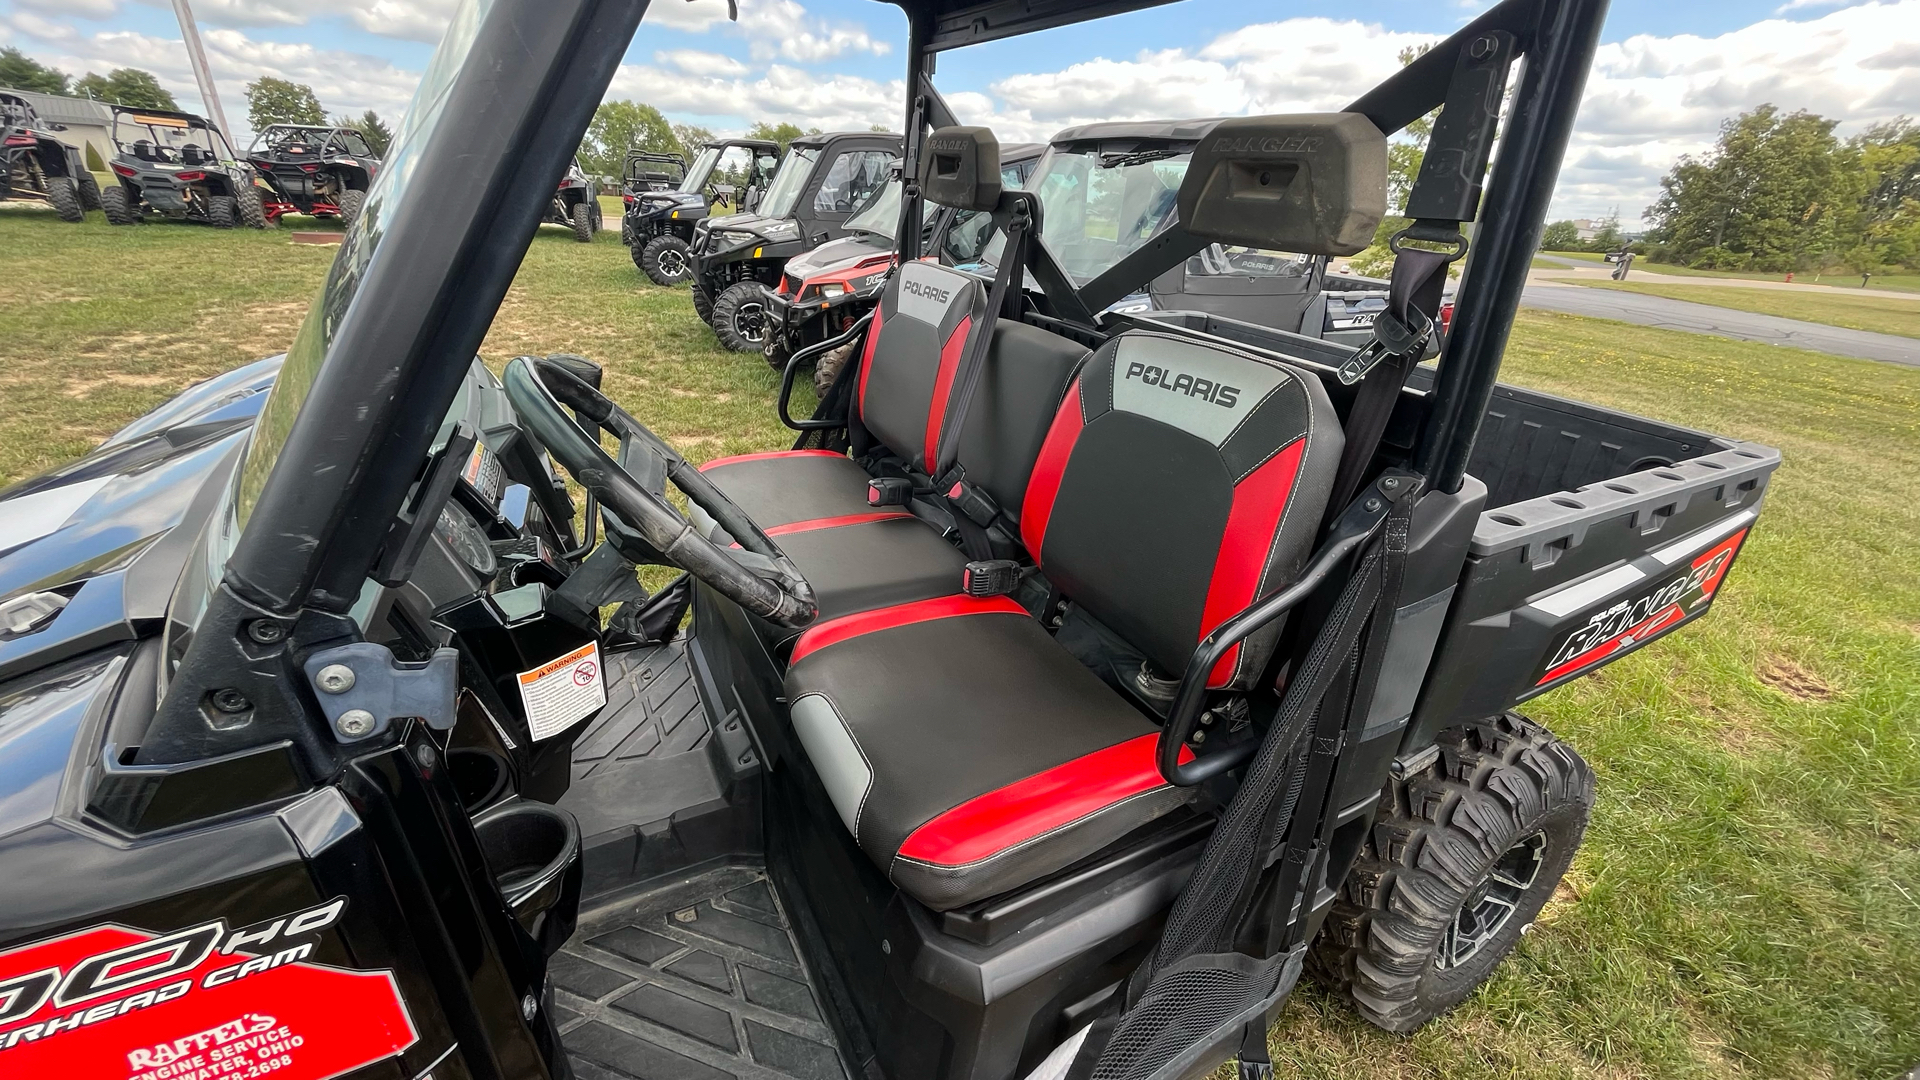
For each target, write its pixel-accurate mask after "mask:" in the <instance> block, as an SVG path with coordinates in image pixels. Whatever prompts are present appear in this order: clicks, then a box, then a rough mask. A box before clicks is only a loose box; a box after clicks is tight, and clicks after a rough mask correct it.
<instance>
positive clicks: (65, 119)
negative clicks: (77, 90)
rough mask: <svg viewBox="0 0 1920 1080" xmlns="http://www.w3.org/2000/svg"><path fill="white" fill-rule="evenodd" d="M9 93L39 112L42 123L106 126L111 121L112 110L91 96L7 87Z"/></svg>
mask: <svg viewBox="0 0 1920 1080" xmlns="http://www.w3.org/2000/svg"><path fill="white" fill-rule="evenodd" d="M7 93H9V94H18V95H19V96H20V97H21V99H22V100H24V101H25V102H26V103H27V104H29V105H31V106H33V111H34V112H36V113H38V114H40V122H41V123H43V124H69V125H71V124H91V125H94V126H97V127H106V126H108V125H111V124H112V123H113V110H112V109H109V108H108V107H107V106H106V105H105V104H103V103H101V102H98V101H94V100H92V99H91V98H77V97H61V96H59V95H57V94H40V93H35V92H34V91H32V90H13V89H7Z"/></svg>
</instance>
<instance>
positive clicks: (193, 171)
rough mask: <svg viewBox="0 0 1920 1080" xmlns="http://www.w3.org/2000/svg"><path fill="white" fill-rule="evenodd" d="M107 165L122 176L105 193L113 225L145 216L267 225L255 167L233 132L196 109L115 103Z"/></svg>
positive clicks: (103, 201)
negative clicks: (233, 142) (233, 141)
mask: <svg viewBox="0 0 1920 1080" xmlns="http://www.w3.org/2000/svg"><path fill="white" fill-rule="evenodd" d="M113 142H114V146H115V148H116V149H117V151H118V152H117V153H115V154H114V157H113V160H112V161H110V162H108V163H107V164H108V167H110V168H111V169H112V170H113V174H114V177H115V178H116V179H117V180H118V181H119V182H118V183H114V184H109V185H107V187H106V188H105V189H103V190H102V191H101V192H100V208H101V209H102V210H105V211H106V214H107V221H108V222H109V223H110V224H113V225H133V224H135V223H137V222H139V221H140V220H141V219H143V218H145V217H150V216H151V217H165V218H171V219H173V220H176V221H196V222H200V223H202V224H206V225H212V226H213V227H214V228H216V229H231V228H233V227H234V226H235V225H238V224H242V223H244V224H247V225H249V226H252V227H253V228H256V229H263V228H266V224H267V218H266V211H265V209H264V208H263V207H262V205H261V202H260V192H259V189H258V188H257V187H255V185H254V177H255V173H254V171H253V166H251V165H249V164H247V163H246V162H244V161H241V160H239V159H238V158H236V157H235V156H234V153H233V148H232V147H231V146H228V145H227V140H226V136H224V135H222V134H220V132H219V130H218V129H217V128H215V127H214V126H213V125H211V124H209V123H207V122H206V121H205V120H203V119H201V118H200V117H198V116H195V115H193V114H192V113H183V112H168V111H165V110H162V109H129V108H126V107H125V106H121V105H115V106H113Z"/></svg>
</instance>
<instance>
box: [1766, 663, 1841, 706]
mask: <svg viewBox="0 0 1920 1080" xmlns="http://www.w3.org/2000/svg"><path fill="white" fill-rule="evenodd" d="M1760 681H1761V682H1763V683H1766V684H1767V685H1768V686H1771V687H1773V688H1774V689H1775V690H1778V691H1780V692H1781V693H1783V694H1785V695H1787V696H1788V697H1790V698H1792V699H1794V700H1795V701H1831V700H1833V698H1834V694H1835V691H1834V689H1833V687H1832V686H1829V685H1828V684H1827V681H1826V680H1825V679H1822V678H1821V677H1820V676H1818V675H1816V674H1814V673H1813V672H1811V671H1808V670H1807V669H1806V668H1805V667H1802V666H1801V665H1800V664H1798V663H1796V662H1794V661H1793V660H1790V659H1788V658H1786V657H1784V656H1773V657H1769V658H1768V659H1767V661H1766V662H1765V663H1764V664H1762V665H1761V666H1760Z"/></svg>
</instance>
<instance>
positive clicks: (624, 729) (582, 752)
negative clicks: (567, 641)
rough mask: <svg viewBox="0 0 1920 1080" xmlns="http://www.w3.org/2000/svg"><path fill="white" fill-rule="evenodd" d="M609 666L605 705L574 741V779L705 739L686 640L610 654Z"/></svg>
mask: <svg viewBox="0 0 1920 1080" xmlns="http://www.w3.org/2000/svg"><path fill="white" fill-rule="evenodd" d="M606 667H607V680H606V686H607V704H606V707H605V708H603V709H601V710H600V714H599V715H598V716H596V717H594V719H593V720H592V722H590V723H589V724H588V725H587V729H586V730H585V731H583V732H581V733H580V735H579V737H578V738H576V739H575V740H574V743H573V778H574V779H575V780H579V779H581V778H583V777H588V776H593V775H596V774H598V773H601V772H604V771H607V770H609V769H613V768H616V767H618V765H619V764H620V763H621V762H624V761H631V760H634V759H636V758H651V757H664V756H667V755H670V754H683V753H685V752H687V751H689V750H697V749H699V748H700V746H701V745H703V744H704V743H705V742H706V738H707V725H706V724H705V723H703V722H701V719H700V696H699V694H698V693H697V692H696V691H695V690H694V680H693V665H692V663H690V662H689V661H688V659H687V646H686V643H685V642H683V641H675V642H671V643H669V644H666V645H648V646H644V647H642V648H638V649H630V650H626V651H624V652H616V653H609V654H607V656H606Z"/></svg>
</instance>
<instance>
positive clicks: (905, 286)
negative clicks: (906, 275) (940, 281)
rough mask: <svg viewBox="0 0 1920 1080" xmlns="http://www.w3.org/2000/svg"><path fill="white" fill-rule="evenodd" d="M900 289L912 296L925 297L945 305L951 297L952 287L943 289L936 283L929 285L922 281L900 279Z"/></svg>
mask: <svg viewBox="0 0 1920 1080" xmlns="http://www.w3.org/2000/svg"><path fill="white" fill-rule="evenodd" d="M900 291H901V292H903V293H907V294H909V295H912V296H920V297H925V298H926V299H928V300H931V301H933V302H934V303H936V304H941V305H945V304H946V302H947V301H948V300H950V299H952V298H953V290H952V289H943V288H941V287H940V286H938V285H929V284H927V283H926V282H924V281H910V280H909V281H902V282H901V283H900Z"/></svg>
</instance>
